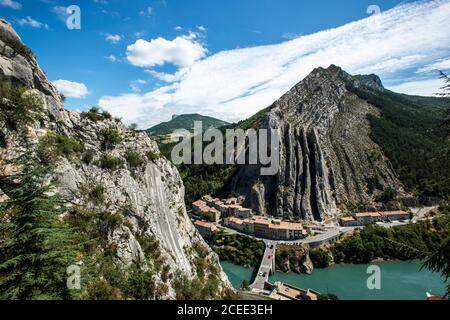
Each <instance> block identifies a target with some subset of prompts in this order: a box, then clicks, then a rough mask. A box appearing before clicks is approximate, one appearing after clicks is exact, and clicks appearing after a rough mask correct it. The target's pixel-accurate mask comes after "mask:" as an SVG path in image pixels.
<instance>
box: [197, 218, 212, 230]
mask: <svg viewBox="0 0 450 320" xmlns="http://www.w3.org/2000/svg"><path fill="white" fill-rule="evenodd" d="M194 224H195V225H197V226H201V227H204V228H208V229H215V228H216V226H215V225H213V224H212V223H209V222H206V221H202V220H197V221H195V222H194Z"/></svg>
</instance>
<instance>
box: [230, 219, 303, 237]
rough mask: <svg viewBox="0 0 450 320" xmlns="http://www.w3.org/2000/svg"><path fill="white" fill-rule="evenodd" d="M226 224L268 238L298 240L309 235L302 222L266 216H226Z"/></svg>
mask: <svg viewBox="0 0 450 320" xmlns="http://www.w3.org/2000/svg"><path fill="white" fill-rule="evenodd" d="M224 224H225V225H226V226H227V227H229V228H231V229H235V230H238V231H240V232H244V233H248V234H251V235H254V236H257V237H261V238H266V239H274V240H298V239H302V238H305V237H306V235H307V232H306V230H304V229H303V226H302V224H300V223H292V222H286V221H281V220H269V219H266V218H252V219H239V218H236V217H229V218H225V220H224Z"/></svg>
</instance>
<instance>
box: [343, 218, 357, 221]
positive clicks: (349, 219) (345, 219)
mask: <svg viewBox="0 0 450 320" xmlns="http://www.w3.org/2000/svg"><path fill="white" fill-rule="evenodd" d="M341 220H342V221H355V219H354V218H353V217H342V218H341Z"/></svg>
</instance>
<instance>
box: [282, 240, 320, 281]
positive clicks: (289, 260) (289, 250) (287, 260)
mask: <svg viewBox="0 0 450 320" xmlns="http://www.w3.org/2000/svg"><path fill="white" fill-rule="evenodd" d="M275 262H276V269H277V271H281V272H284V273H288V272H296V273H304V274H312V273H313V271H314V266H313V263H312V261H311V258H310V256H309V248H308V247H307V246H278V247H277V251H276V260H275Z"/></svg>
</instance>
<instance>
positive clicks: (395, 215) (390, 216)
mask: <svg viewBox="0 0 450 320" xmlns="http://www.w3.org/2000/svg"><path fill="white" fill-rule="evenodd" d="M380 214H381V217H382V219H383V221H386V222H389V221H396V220H408V219H409V218H410V214H409V213H408V212H405V211H401V210H399V211H385V212H380Z"/></svg>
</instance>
